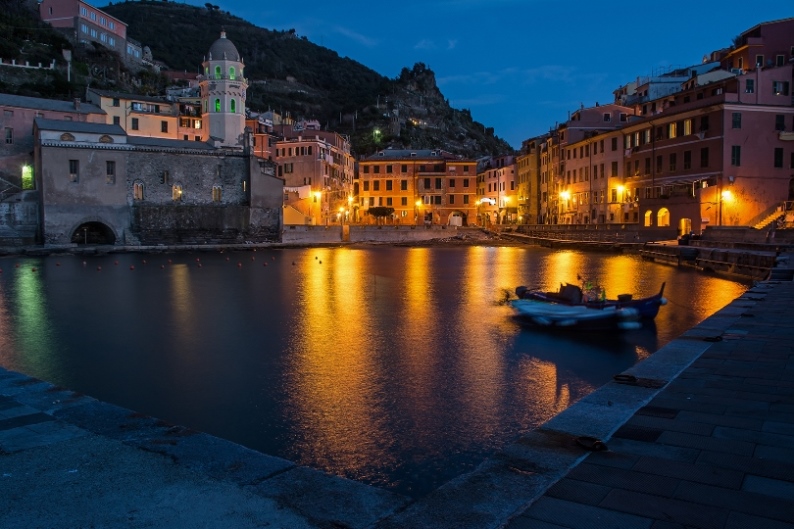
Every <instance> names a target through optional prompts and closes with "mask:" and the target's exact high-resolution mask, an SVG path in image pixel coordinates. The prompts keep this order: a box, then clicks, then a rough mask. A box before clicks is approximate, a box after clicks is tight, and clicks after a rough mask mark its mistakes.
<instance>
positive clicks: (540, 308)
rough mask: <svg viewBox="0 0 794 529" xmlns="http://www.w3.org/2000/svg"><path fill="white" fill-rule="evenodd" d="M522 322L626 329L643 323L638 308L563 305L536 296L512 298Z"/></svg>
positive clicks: (554, 326) (551, 326)
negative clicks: (535, 297) (538, 298)
mask: <svg viewBox="0 0 794 529" xmlns="http://www.w3.org/2000/svg"><path fill="white" fill-rule="evenodd" d="M509 304H510V307H511V308H512V309H513V311H514V315H515V317H516V319H517V320H518V321H520V322H521V323H525V324H529V325H532V326H536V327H545V328H548V329H557V330H562V329H566V330H577V331H624V330H629V329H638V328H640V327H641V324H640V322H639V321H638V320H639V312H638V311H637V310H636V309H633V308H623V307H615V306H610V307H601V308H592V307H587V306H585V305H581V304H580V305H562V304H557V303H547V302H545V301H537V300H533V299H515V300H512V301H510V302H509Z"/></svg>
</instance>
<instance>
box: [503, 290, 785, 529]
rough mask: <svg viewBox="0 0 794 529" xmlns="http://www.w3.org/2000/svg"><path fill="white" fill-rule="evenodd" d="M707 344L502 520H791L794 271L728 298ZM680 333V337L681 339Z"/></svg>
mask: <svg viewBox="0 0 794 529" xmlns="http://www.w3.org/2000/svg"><path fill="white" fill-rule="evenodd" d="M732 308H733V309H738V310H740V312H739V313H738V314H737V316H738V317H736V318H735V320H734V322H733V323H731V324H730V325H729V326H728V327H727V328H726V329H724V330H722V332H716V331H718V330H719V329H717V328H714V329H713V330H714V331H715V332H708V331H709V330H710V329H709V327H708V325H706V326H704V327H703V328H702V331H703V332H694V333H691V334H690V335H689V336H687V337H686V338H688V339H701V340H711V341H712V345H711V347H709V348H708V350H707V351H705V352H704V353H703V354H702V355H701V356H700V358H698V359H697V360H695V362H694V363H693V364H692V365H691V366H690V367H688V368H687V369H686V370H684V372H683V373H681V375H680V376H678V377H677V378H676V379H675V380H673V381H672V382H671V383H670V384H669V385H668V386H667V387H665V388H664V390H663V391H661V392H660V393H659V394H658V395H657V396H655V397H654V398H653V399H652V400H651V401H650V402H649V403H648V404H647V405H645V406H643V407H642V408H640V409H639V410H638V411H637V413H636V414H634V415H633V416H632V417H631V418H630V419H629V420H628V422H626V423H625V424H624V425H622V426H621V427H620V428H618V430H617V431H616V432H615V433H614V435H612V437H611V438H610V439H609V440H608V441H607V442H606V445H607V447H608V450H606V451H599V452H595V453H593V454H591V455H589V456H588V457H587V458H586V459H585V460H584V461H583V462H582V463H580V464H579V465H577V466H576V467H575V468H574V469H572V470H571V471H570V472H569V473H568V474H567V475H566V476H565V477H564V478H563V479H561V480H560V481H558V482H557V483H556V484H554V486H552V487H551V488H550V489H549V490H548V491H547V492H546V493H545V494H544V495H543V497H541V498H540V499H538V500H537V501H536V502H534V503H533V504H532V505H531V506H530V507H529V508H528V509H527V510H526V511H525V512H523V513H522V514H520V515H519V516H517V517H515V518H514V519H513V520H512V521H511V522H510V523H509V524H508V525H507V528H508V529H528V528H532V529H560V528H572V529H574V528H575V529H580V528H586V527H599V528H601V527H603V528H612V527H614V528H621V529H633V528H637V529H639V528H643V529H645V528H654V529H666V528H674V527H698V528H707V529H721V528H726V529H728V528H730V529H733V528H735V529H740V528H742V529H749V528H752V529H761V528H768V529H778V528H780V529H782V528H784V527H786V528H792V527H794V325H792V324H791V322H792V309H794V283H791V282H781V283H776V282H770V283H762V284H760V285H758V286H756V287H755V288H753V289H752V290H750V291H749V292H747V293H746V294H745V295H744V296H742V297H741V298H740V299H739V300H737V301H735V302H734V303H733V304H732ZM686 338H685V339H686Z"/></svg>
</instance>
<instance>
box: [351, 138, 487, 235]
mask: <svg viewBox="0 0 794 529" xmlns="http://www.w3.org/2000/svg"><path fill="white" fill-rule="evenodd" d="M356 180H357V181H356V182H355V184H354V197H353V201H352V202H351V203H352V210H351V211H352V213H353V214H354V215H355V217H354V218H358V219H360V220H361V221H362V222H370V223H375V222H377V220H376V218H375V217H373V216H372V215H369V216H367V213H368V211H369V210H370V209H371V208H392V209H393V213H392V214H391V215H390V216H388V217H386V221H387V222H394V223H399V224H411V225H432V224H441V225H454V226H468V225H470V224H474V223H475V219H476V217H477V200H478V196H477V162H476V160H468V159H461V158H458V157H456V156H454V155H452V154H450V153H448V152H445V151H442V150H408V149H384V150H382V151H378V152H377V153H375V154H373V155H371V156H369V157H367V158H364V159H362V160H359V170H358V176H357V178H356ZM373 211H376V210H373Z"/></svg>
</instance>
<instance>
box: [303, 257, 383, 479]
mask: <svg viewBox="0 0 794 529" xmlns="http://www.w3.org/2000/svg"><path fill="white" fill-rule="evenodd" d="M316 254H317V255H315V256H314V258H311V256H310V254H309V253H308V252H307V255H304V256H303V258H302V259H301V260H300V261H297V262H296V277H302V278H303V281H298V282H296V285H300V288H299V289H298V291H297V296H298V301H299V303H298V308H299V310H300V312H301V316H300V317H298V318H297V319H296V326H295V329H293V330H292V332H293V339H292V344H293V346H294V350H293V351H292V355H293V361H292V368H291V369H290V370H289V372H288V376H289V378H290V382H289V383H288V387H289V389H290V392H291V398H290V400H289V407H288V412H289V413H290V414H292V415H293V416H292V417H289V418H288V422H289V423H290V424H292V425H293V426H292V429H293V434H292V439H293V442H294V445H293V447H292V449H293V451H294V454H295V456H296V457H298V458H299V459H300V460H301V461H304V462H306V464H310V465H313V466H318V467H321V468H324V469H326V470H328V471H330V472H333V473H336V474H340V475H348V476H353V477H358V476H362V475H367V474H368V471H367V468H368V467H369V466H371V465H373V462H378V463H379V464H381V465H385V464H388V458H386V459H385V460H384V459H380V458H379V456H380V455H383V454H387V455H388V454H389V451H388V449H386V450H384V448H383V446H382V444H383V442H384V441H385V440H388V439H389V436H388V435H386V432H385V429H384V427H383V424H382V423H383V419H384V417H385V415H386V414H385V413H384V412H383V410H382V405H381V402H380V397H381V396H382V395H383V394H384V393H385V392H384V390H383V388H382V384H383V380H382V377H381V375H380V373H379V369H378V366H377V363H376V358H377V356H378V349H379V348H378V345H377V337H375V339H373V337H372V334H373V333H371V332H369V331H370V329H371V328H372V326H371V323H370V316H369V311H368V310H362V309H366V308H367V303H366V302H364V303H362V298H364V299H366V296H365V295H362V294H365V292H364V290H365V286H364V285H365V280H366V278H365V277H363V276H362V275H361V274H359V273H357V272H358V271H360V270H364V269H366V268H367V267H366V263H365V261H366V255H365V254H363V253H362V252H356V251H347V250H343V251H338V252H331V251H328V250H325V251H318V252H316Z"/></svg>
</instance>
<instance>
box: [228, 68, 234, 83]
mask: <svg viewBox="0 0 794 529" xmlns="http://www.w3.org/2000/svg"><path fill="white" fill-rule="evenodd" d="M229 79H231V80H234V79H235V77H234V66H230V67H229Z"/></svg>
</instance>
